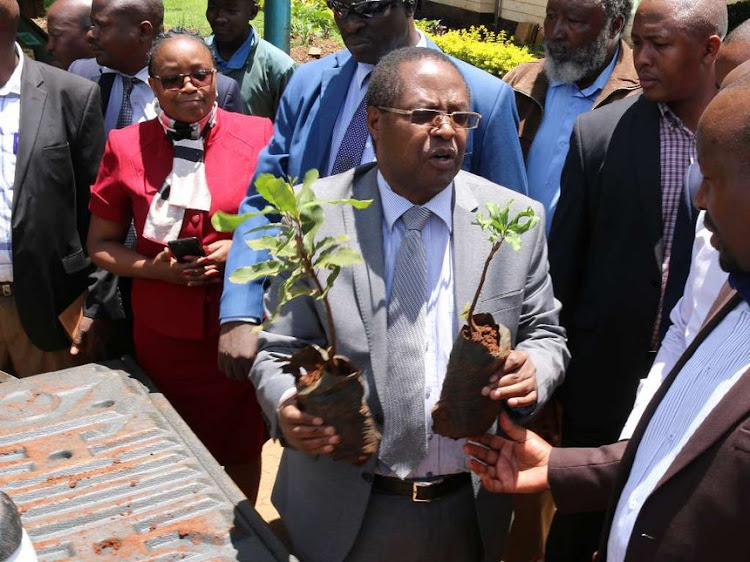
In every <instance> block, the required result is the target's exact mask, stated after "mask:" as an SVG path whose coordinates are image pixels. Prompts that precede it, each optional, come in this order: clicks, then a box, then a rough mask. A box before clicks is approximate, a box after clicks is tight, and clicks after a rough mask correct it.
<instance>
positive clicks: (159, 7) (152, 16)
mask: <svg viewBox="0 0 750 562" xmlns="http://www.w3.org/2000/svg"><path fill="white" fill-rule="evenodd" d="M107 4H108V5H109V6H110V8H111V9H112V11H113V12H115V13H117V14H118V15H119V16H121V17H125V18H127V19H128V20H130V21H132V22H142V21H147V22H149V23H151V25H153V26H154V29H156V30H157V33H158V32H160V31H161V28H162V26H163V25H164V3H163V2H162V0H108V1H107Z"/></svg>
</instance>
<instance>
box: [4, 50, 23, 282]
mask: <svg viewBox="0 0 750 562" xmlns="http://www.w3.org/2000/svg"><path fill="white" fill-rule="evenodd" d="M16 54H17V55H18V65H17V66H16V68H15V70H14V71H13V74H11V75H10V78H9V79H8V81H7V82H6V83H5V84H4V85H3V86H2V87H0V282H9V281H13V252H12V239H11V235H12V225H11V218H12V215H13V186H14V183H15V181H16V153H17V152H18V139H19V137H20V128H21V127H20V125H21V72H23V52H22V51H21V47H20V46H19V45H18V43H16Z"/></svg>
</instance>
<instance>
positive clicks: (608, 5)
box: [599, 0, 633, 25]
mask: <svg viewBox="0 0 750 562" xmlns="http://www.w3.org/2000/svg"><path fill="white" fill-rule="evenodd" d="M599 2H600V4H601V5H602V8H604V13H605V14H606V15H607V19H610V20H613V19H615V18H616V17H617V16H622V19H623V22H624V23H627V21H628V20H629V19H630V14H631V13H632V11H633V0H599ZM623 25H624V24H623Z"/></svg>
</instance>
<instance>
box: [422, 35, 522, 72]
mask: <svg viewBox="0 0 750 562" xmlns="http://www.w3.org/2000/svg"><path fill="white" fill-rule="evenodd" d="M420 27H423V26H420ZM427 33H428V34H429V32H427ZM430 39H432V40H433V41H434V42H435V44H436V45H437V46H438V47H440V48H441V49H442V50H443V51H444V52H445V53H447V54H449V55H452V56H454V57H456V58H458V59H461V60H463V61H466V62H468V63H469V64H473V65H474V66H476V67H478V68H481V69H483V70H486V71H487V72H489V73H490V74H494V75H495V76H498V77H502V76H503V75H504V74H505V73H506V72H508V71H509V70H512V69H513V68H515V67H517V66H518V65H519V64H522V63H524V62H530V61H533V60H535V59H536V57H535V56H534V55H533V54H532V53H531V52H530V51H529V49H528V47H519V46H517V45H514V44H513V43H512V42H511V40H510V39H508V37H507V36H506V34H505V32H504V31H501V32H499V33H494V32H492V31H489V30H487V28H486V27H484V26H483V25H482V26H479V27H474V26H472V27H470V28H469V29H457V30H452V31H448V32H446V33H443V34H442V35H430Z"/></svg>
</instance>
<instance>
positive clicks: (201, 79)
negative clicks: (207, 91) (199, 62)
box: [152, 68, 216, 90]
mask: <svg viewBox="0 0 750 562" xmlns="http://www.w3.org/2000/svg"><path fill="white" fill-rule="evenodd" d="M215 73H216V69H215V68H212V69H210V70H194V71H193V72H187V73H185V74H170V75H168V76H156V75H154V76H152V78H156V79H157V80H158V81H159V82H161V86H162V88H164V89H165V90H181V89H182V87H183V86H184V85H185V78H190V83H191V84H192V85H193V86H195V87H196V88H205V87H206V86H208V85H210V84H211V82H212V80H213V77H214V74H215Z"/></svg>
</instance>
